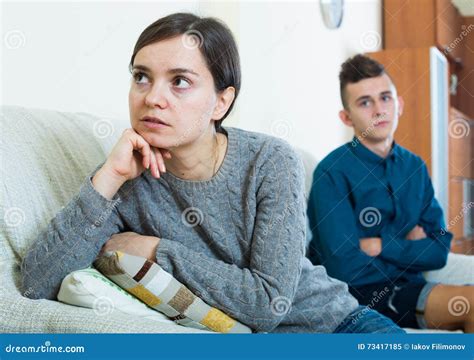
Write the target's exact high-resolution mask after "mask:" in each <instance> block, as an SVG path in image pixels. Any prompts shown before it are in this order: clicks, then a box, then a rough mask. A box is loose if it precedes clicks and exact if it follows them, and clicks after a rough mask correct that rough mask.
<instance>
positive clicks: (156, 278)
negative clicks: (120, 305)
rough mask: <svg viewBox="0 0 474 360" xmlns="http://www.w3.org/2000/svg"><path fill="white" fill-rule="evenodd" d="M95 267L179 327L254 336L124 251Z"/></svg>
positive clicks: (165, 274)
mask: <svg viewBox="0 0 474 360" xmlns="http://www.w3.org/2000/svg"><path fill="white" fill-rule="evenodd" d="M94 267H95V268H96V269H97V270H99V271H100V272H101V273H102V274H103V275H105V276H106V277H107V278H109V279H110V280H112V281H113V282H114V283H116V284H117V285H118V286H120V287H121V288H123V289H124V290H126V291H128V292H129V293H131V294H132V295H134V296H136V297H137V298H138V299H140V300H141V301H143V302H144V303H145V304H147V305H148V306H149V307H151V308H152V309H155V310H157V311H159V312H161V313H163V314H165V315H166V316H168V317H169V318H170V319H171V320H174V321H175V322H176V323H178V324H180V325H183V326H189V327H194V328H198V329H203V330H211V331H215V332H220V333H251V332H252V330H251V329H250V328H249V327H247V326H246V325H244V324H242V323H240V322H238V321H237V320H234V319H233V318H231V317H230V316H228V315H226V314H224V313H223V312H222V311H221V310H219V309H216V308H214V307H212V306H209V305H208V304H206V303H205V302H204V301H203V300H201V299H200V298H199V297H197V296H196V295H194V294H193V293H192V292H191V291H190V290H189V289H188V288H187V287H186V286H184V285H183V284H181V283H180V282H179V281H178V280H176V279H175V278H174V277H173V276H172V275H171V274H169V273H168V272H166V271H165V270H163V269H162V268H161V267H160V266H159V265H158V264H156V263H154V262H152V261H150V260H148V259H145V258H143V257H140V256H134V255H130V254H126V253H123V252H120V251H115V252H105V253H104V254H103V255H101V256H99V257H98V258H97V259H96V260H95V261H94Z"/></svg>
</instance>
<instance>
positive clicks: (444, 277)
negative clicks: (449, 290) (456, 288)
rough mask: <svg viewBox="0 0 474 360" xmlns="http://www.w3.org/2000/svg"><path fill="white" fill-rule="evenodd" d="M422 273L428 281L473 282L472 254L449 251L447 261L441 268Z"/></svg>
mask: <svg viewBox="0 0 474 360" xmlns="http://www.w3.org/2000/svg"><path fill="white" fill-rule="evenodd" d="M423 275H424V277H425V279H426V280H427V281H430V282H439V283H443V284H448V285H467V284H474V256H472V255H461V254H455V253H449V254H448V261H447V263H446V265H445V266H444V267H443V268H442V269H439V270H434V271H427V272H425V273H423Z"/></svg>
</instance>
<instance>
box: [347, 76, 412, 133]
mask: <svg viewBox="0 0 474 360" xmlns="http://www.w3.org/2000/svg"><path fill="white" fill-rule="evenodd" d="M345 90H346V93H345V95H346V103H347V109H344V110H341V112H340V113H339V117H340V118H341V120H342V121H343V122H344V124H346V125H347V126H351V127H353V128H354V133H355V135H356V136H357V137H358V138H359V139H360V138H363V139H365V140H366V141H368V142H380V141H385V140H391V139H392V138H393V134H394V133H395V130H396V129H397V125H398V117H399V116H400V115H401V114H402V110H403V100H402V98H401V97H398V96H397V90H396V89H395V86H394V85H393V83H392V81H391V80H390V78H389V77H388V75H386V74H382V75H381V76H378V77H373V78H369V79H364V80H361V81H359V82H357V83H349V84H347V86H346V89H345Z"/></svg>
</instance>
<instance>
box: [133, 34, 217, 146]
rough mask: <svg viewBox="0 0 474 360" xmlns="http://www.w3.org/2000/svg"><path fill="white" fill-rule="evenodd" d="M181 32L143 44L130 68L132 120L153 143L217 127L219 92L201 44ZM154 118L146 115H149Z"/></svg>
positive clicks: (179, 141) (180, 141)
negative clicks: (186, 40) (190, 42)
mask: <svg viewBox="0 0 474 360" xmlns="http://www.w3.org/2000/svg"><path fill="white" fill-rule="evenodd" d="M185 44H186V43H183V40H182V37H181V36H177V37H174V38H171V39H167V40H163V41H160V42H157V43H154V44H151V45H147V46H145V47H143V48H142V49H140V51H138V53H137V54H136V56H135V59H134V64H133V68H132V77H133V79H132V84H131V87H130V93H129V107H130V122H131V125H132V127H133V129H134V130H135V131H136V132H137V133H139V134H140V135H141V136H142V137H143V138H144V139H145V140H146V141H147V142H148V143H149V144H150V145H152V146H155V147H158V148H164V149H171V148H173V147H179V146H182V145H185V144H189V143H192V142H193V141H195V140H196V139H197V138H199V137H200V136H201V135H203V134H204V133H206V132H207V131H211V130H212V129H213V121H211V120H212V119H213V118H214V116H215V108H216V103H217V94H216V91H215V89H214V81H213V78H212V75H211V73H210V71H209V69H208V68H207V65H206V62H205V59H204V58H203V56H202V54H201V52H200V50H199V48H198V47H189V46H185ZM147 116H148V117H153V118H156V120H155V121H158V122H151V121H145V117H147Z"/></svg>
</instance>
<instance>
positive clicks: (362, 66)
mask: <svg viewBox="0 0 474 360" xmlns="http://www.w3.org/2000/svg"><path fill="white" fill-rule="evenodd" d="M383 74H387V72H386V71H385V68H384V66H383V65H382V64H380V63H379V62H377V61H375V60H373V59H371V58H369V57H368V56H365V55H361V54H359V55H355V56H354V57H351V58H349V59H347V60H346V61H345V62H344V63H343V64H342V65H341V71H340V73H339V85H340V93H341V100H342V105H344V108H345V109H347V99H346V86H347V84H354V83H357V82H359V81H361V80H364V79H369V78H373V77H378V76H381V75H383ZM387 75H388V74H387Z"/></svg>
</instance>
